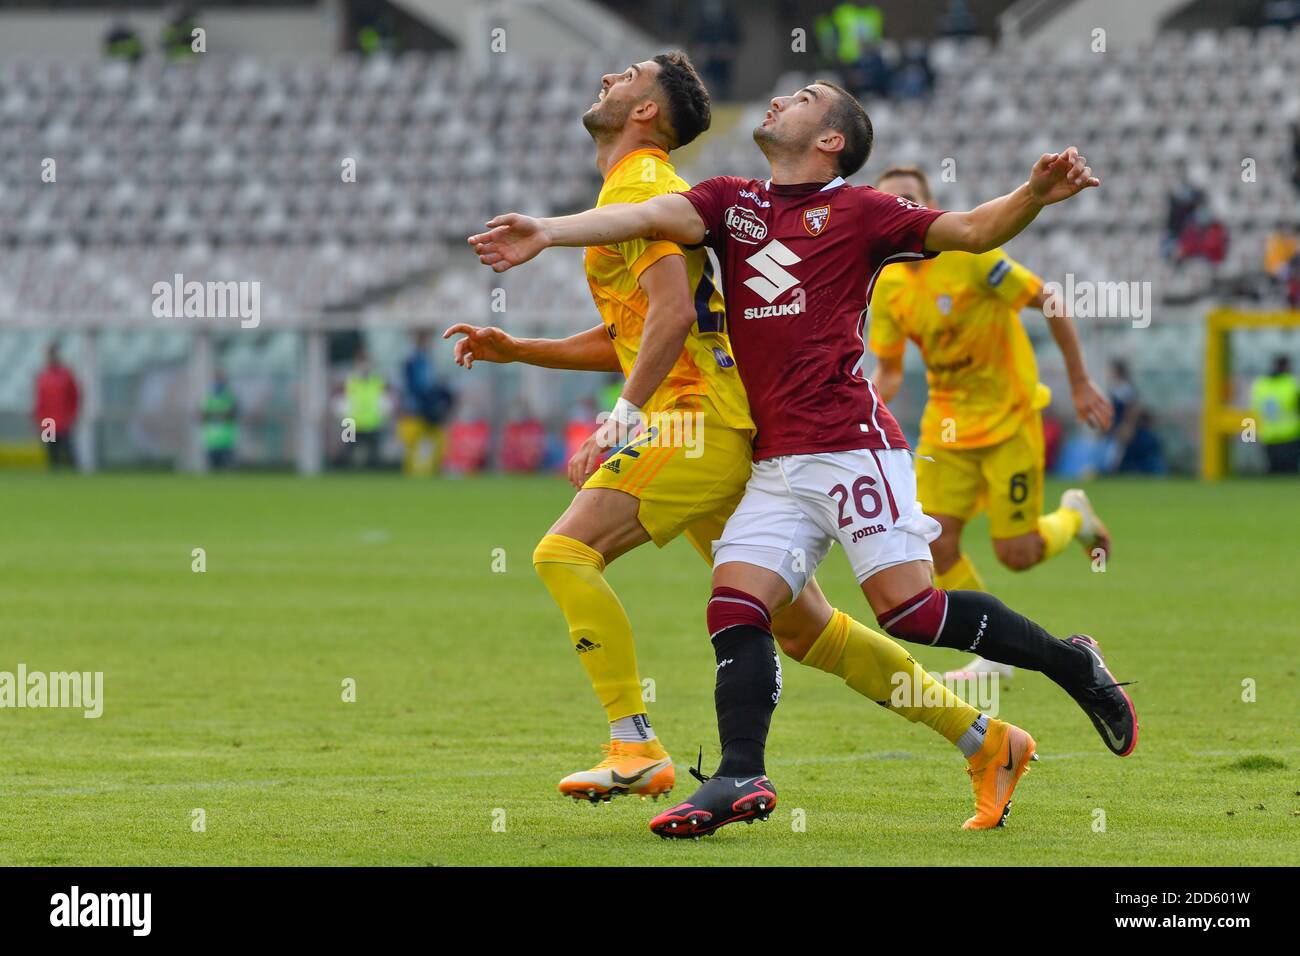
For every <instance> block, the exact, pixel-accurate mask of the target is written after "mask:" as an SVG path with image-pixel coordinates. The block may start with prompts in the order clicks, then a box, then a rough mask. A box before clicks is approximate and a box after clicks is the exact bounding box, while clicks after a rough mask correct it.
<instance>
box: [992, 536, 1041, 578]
mask: <svg viewBox="0 0 1300 956" xmlns="http://www.w3.org/2000/svg"><path fill="white" fill-rule="evenodd" d="M993 551H994V553H995V554H996V555H997V558H998V561H999V562H1000V563H1001V564H1002V566H1003V567H1004V568H1007V569H1008V570H1010V571H1028V570H1029V569H1030V568H1032V567H1033V566H1034V565H1036V564H1038V563H1039V562H1040V561H1042V560H1043V539H1042V538H1040V537H1039V536H1038V535H1036V534H1034V535H1025V536H1024V537H1020V538H1010V539H1003V540H999V541H994V542H993Z"/></svg>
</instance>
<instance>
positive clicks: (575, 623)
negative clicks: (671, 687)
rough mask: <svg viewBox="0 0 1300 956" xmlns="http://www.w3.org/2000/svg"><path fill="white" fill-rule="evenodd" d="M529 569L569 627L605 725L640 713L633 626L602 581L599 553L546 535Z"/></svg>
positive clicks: (641, 710)
mask: <svg viewBox="0 0 1300 956" xmlns="http://www.w3.org/2000/svg"><path fill="white" fill-rule="evenodd" d="M533 567H534V568H535V569H536V570H537V576H538V577H539V578H541V579H542V583H543V584H545V585H546V589H547V590H548V591H550V592H551V597H552V598H554V599H555V603H556V604H558V605H559V606H560V611H561V612H562V613H563V614H564V619H565V620H566V621H568V622H569V637H570V638H571V639H572V640H573V648H574V650H576V651H577V652H578V660H580V661H582V666H583V667H584V668H586V670H587V677H588V678H589V679H590V680H591V686H592V688H594V689H595V691H596V696H597V697H599V698H600V705H601V706H602V707H604V708H605V714H606V715H607V716H608V718H609V720H610V721H611V722H612V721H615V720H618V719H620V718H622V717H631V716H632V715H633V714H640V713H644V712H645V704H644V703H643V702H642V700H641V676H640V674H638V673H637V666H636V647H635V645H634V644H633V641H632V622H631V621H629V620H628V619H627V612H626V611H624V610H623V604H622V602H621V601H619V599H618V595H617V594H615V593H614V590H613V588H611V587H610V586H609V583H608V582H607V581H606V580H605V576H604V574H603V573H602V572H603V571H604V570H605V559H604V558H603V557H601V554H600V552H599V551H596V550H595V549H594V548H589V547H587V545H585V544H583V543H582V542H581V541H577V540H575V539H574V538H566V537H565V536H564V535H561V534H548V535H547V536H546V537H544V538H542V540H541V542H540V543H539V544H538V545H537V550H535V551H534V552H533Z"/></svg>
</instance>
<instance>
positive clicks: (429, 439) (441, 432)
mask: <svg viewBox="0 0 1300 956" xmlns="http://www.w3.org/2000/svg"><path fill="white" fill-rule="evenodd" d="M432 339H433V336H432V334H431V333H430V332H429V331H428V330H427V329H421V330H420V331H419V332H417V333H416V334H415V340H414V343H413V347H412V349H411V352H410V354H409V355H407V357H406V360H405V361H404V362H403V363H402V397H401V416H400V418H399V419H398V422H397V435H398V437H399V438H400V439H401V441H402V445H403V446H404V447H405V449H406V451H405V454H404V455H403V457H402V471H403V472H405V473H406V474H408V475H416V476H428V475H433V474H436V473H437V471H438V468H439V466H440V464H441V463H442V456H443V453H444V451H445V449H446V444H447V431H446V428H445V425H446V422H447V419H448V418H450V417H451V413H452V409H453V407H454V406H455V396H454V395H453V394H452V391H451V389H449V388H448V387H447V386H446V385H444V384H443V383H442V382H440V381H438V380H437V377H436V376H435V374H434V369H433V359H432V357H431V356H430V355H429V344H430V342H431V341H432Z"/></svg>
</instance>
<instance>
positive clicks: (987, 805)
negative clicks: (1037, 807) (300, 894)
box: [961, 720, 1038, 830]
mask: <svg viewBox="0 0 1300 956" xmlns="http://www.w3.org/2000/svg"><path fill="white" fill-rule="evenodd" d="M1037 751H1038V745H1037V744H1036V743H1035V742H1034V738H1033V737H1031V736H1029V734H1028V733H1026V732H1025V731H1023V730H1021V729H1020V728H1019V727H1017V726H1016V725H1015V724H1008V723H1004V722H1003V721H1000V720H990V721H989V727H988V730H987V731H986V732H985V734H984V746H983V747H981V748H980V749H979V752H978V753H977V754H975V756H973V757H971V758H970V760H969V761H967V763H968V764H969V766H967V768H966V773H968V774H970V782H971V789H973V790H974V791H975V816H973V817H971V818H970V819H969V820H967V821H966V822H965V823H963V824H962V825H961V828H962V829H963V830H991V829H993V828H994V827H1000V826H1003V825H1005V824H1006V822H1007V815H1008V814H1010V813H1011V794H1012V793H1014V792H1015V789H1016V784H1017V783H1019V782H1020V778H1021V777H1022V776H1024V775H1025V774H1026V773H1028V772H1029V762H1030V761H1031V760H1037V759H1038V753H1037Z"/></svg>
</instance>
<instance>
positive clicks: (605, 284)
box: [585, 148, 754, 431]
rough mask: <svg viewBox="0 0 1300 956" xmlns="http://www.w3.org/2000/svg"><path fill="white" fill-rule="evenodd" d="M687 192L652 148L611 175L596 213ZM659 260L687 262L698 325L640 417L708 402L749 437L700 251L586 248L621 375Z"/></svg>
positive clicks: (721, 314) (637, 338)
mask: <svg viewBox="0 0 1300 956" xmlns="http://www.w3.org/2000/svg"><path fill="white" fill-rule="evenodd" d="M689 188H690V185H689V184H688V183H687V182H686V181H685V180H684V179H682V178H681V177H680V176H678V175H677V172H676V170H674V169H673V166H672V164H671V163H670V162H669V161H668V154H667V153H665V152H664V151H663V150H660V149H653V148H646V149H637V150H633V151H632V152H630V153H628V154H627V155H626V156H624V157H623V158H622V159H620V160H619V161H618V162H617V163H615V164H614V167H613V168H612V169H610V171H609V174H608V175H607V176H606V177H605V185H604V186H603V187H602V188H601V190H600V198H599V200H598V201H597V203H596V205H597V206H605V205H608V204H609V203H622V202H644V201H645V200H647V199H652V198H653V197H655V196H662V195H664V194H666V193H677V192H685V191H686V190H687V189H689ZM664 256H684V257H685V258H686V272H687V277H688V279H689V281H690V284H691V291H692V294H693V297H694V300H695V312H696V320H695V325H694V326H693V327H692V328H691V331H690V334H688V335H687V336H686V345H685V347H684V348H683V349H682V353H681V354H680V355H679V356H678V357H677V361H676V362H675V363H674V364H673V367H672V370H671V371H669V373H668V375H667V376H666V377H665V378H664V380H663V383H662V384H661V385H660V386H659V388H658V389H657V390H656V391H655V393H654V395H652V396H651V397H650V400H649V401H648V402H646V404H645V408H644V410H645V411H646V412H660V411H668V410H670V409H672V408H673V407H674V406H676V405H677V404H679V403H680V402H681V400H682V399H683V398H686V397H687V396H692V395H701V396H706V397H707V398H708V399H709V401H710V402H711V403H712V405H713V407H714V408H715V409H716V410H717V412H718V415H719V417H720V418H721V420H722V422H723V423H724V424H725V425H727V426H729V427H731V428H736V429H748V430H749V431H753V430H754V422H753V419H751V418H750V416H749V400H748V398H747V397H746V395H745V386H744V385H742V384H741V381H740V375H739V373H738V372H737V370H736V359H735V356H734V355H733V354H732V351H731V342H730V340H729V339H728V338H727V322H726V316H727V313H726V306H725V305H724V303H723V301H722V293H721V292H720V291H719V290H718V287H717V284H716V283H715V282H714V278H713V265H712V263H711V262H710V260H709V257H708V254H707V253H706V252H705V250H704V249H703V248H698V249H683V248H682V247H681V246H679V245H677V243H675V242H667V241H665V240H656V239H633V240H631V241H629V242H621V243H618V244H617V245H614V246H589V247H588V248H587V251H586V260H585V261H586V269H587V284H588V285H589V286H590V287H591V296H592V298H593V299H594V300H595V301H596V308H597V309H598V310H599V311H600V315H601V319H602V320H603V321H604V324H605V330H606V331H607V332H608V333H609V337H610V339H611V340H613V343H614V351H615V352H617V353H618V362H619V365H621V366H622V368H623V374H624V375H625V376H626V375H628V374H630V373H631V371H632V366H633V365H634V364H635V363H636V356H637V352H638V350H639V349H640V347H641V333H642V330H643V328H644V326H645V317H646V313H647V312H648V311H649V308H650V300H649V298H648V297H647V296H646V294H645V290H643V289H642V288H641V285H640V278H641V273H643V272H645V270H646V269H648V268H650V267H651V266H652V265H654V264H655V263H656V262H658V261H659V260H660V259H662V258H664Z"/></svg>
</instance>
